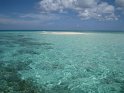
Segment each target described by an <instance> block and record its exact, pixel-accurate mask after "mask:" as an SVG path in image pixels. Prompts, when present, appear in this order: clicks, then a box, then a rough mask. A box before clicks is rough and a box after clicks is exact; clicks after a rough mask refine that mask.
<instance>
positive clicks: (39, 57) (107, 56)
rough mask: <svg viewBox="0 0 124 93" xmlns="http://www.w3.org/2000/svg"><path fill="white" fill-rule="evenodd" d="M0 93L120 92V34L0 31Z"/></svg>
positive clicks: (123, 41) (123, 39)
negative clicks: (54, 33)
mask: <svg viewBox="0 0 124 93" xmlns="http://www.w3.org/2000/svg"><path fill="white" fill-rule="evenodd" d="M0 93H124V33H85V34H82V35H50V34H41V32H3V33H0Z"/></svg>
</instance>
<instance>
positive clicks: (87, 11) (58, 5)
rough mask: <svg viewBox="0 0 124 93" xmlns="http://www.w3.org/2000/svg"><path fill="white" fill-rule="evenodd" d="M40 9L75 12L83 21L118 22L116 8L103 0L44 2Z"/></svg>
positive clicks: (46, 0)
mask: <svg viewBox="0 0 124 93" xmlns="http://www.w3.org/2000/svg"><path fill="white" fill-rule="evenodd" d="M40 7H41V9H42V11H45V12H60V13H61V12H63V11H67V10H68V9H71V10H74V11H75V12H76V13H78V15H79V16H80V17H81V19H91V18H93V19H99V20H117V17H116V15H115V13H114V12H115V7H114V6H113V5H109V4H108V3H107V2H102V1H101V0H42V1H40Z"/></svg>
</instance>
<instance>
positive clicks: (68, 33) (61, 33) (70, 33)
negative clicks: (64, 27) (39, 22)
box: [41, 31, 85, 35]
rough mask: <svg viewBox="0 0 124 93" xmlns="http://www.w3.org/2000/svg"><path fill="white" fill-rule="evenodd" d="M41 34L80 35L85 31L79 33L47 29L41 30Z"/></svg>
mask: <svg viewBox="0 0 124 93" xmlns="http://www.w3.org/2000/svg"><path fill="white" fill-rule="evenodd" d="M41 34H53V35H81V34H85V33H81V32H47V31H43V32H41Z"/></svg>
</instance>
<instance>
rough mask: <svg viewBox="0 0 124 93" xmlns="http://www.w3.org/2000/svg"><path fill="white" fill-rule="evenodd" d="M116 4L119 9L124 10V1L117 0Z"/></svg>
mask: <svg viewBox="0 0 124 93" xmlns="http://www.w3.org/2000/svg"><path fill="white" fill-rule="evenodd" d="M115 3H116V4H117V5H118V6H119V7H123V8H124V0H115Z"/></svg>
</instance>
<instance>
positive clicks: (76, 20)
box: [0, 0, 124, 30]
mask: <svg viewBox="0 0 124 93" xmlns="http://www.w3.org/2000/svg"><path fill="white" fill-rule="evenodd" d="M123 24H124V0H0V30H10V29H11V30H124V25H123Z"/></svg>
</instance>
